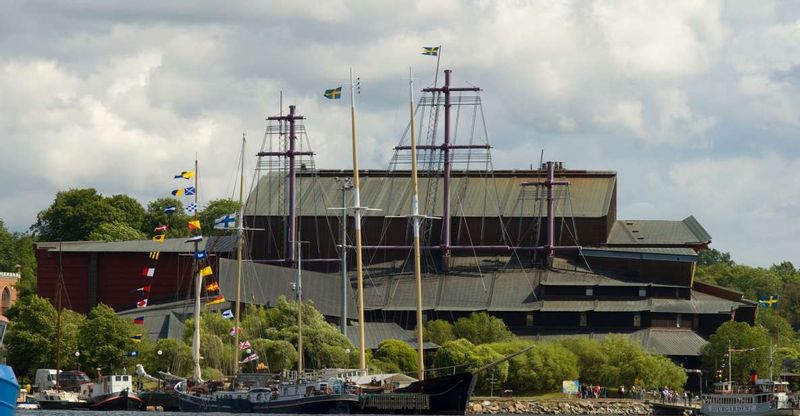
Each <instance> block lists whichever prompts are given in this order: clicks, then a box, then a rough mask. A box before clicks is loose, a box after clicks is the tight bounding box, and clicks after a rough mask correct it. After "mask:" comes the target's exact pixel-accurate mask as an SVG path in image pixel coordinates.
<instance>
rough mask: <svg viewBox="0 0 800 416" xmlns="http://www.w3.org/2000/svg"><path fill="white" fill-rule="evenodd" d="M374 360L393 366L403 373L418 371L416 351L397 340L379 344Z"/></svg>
mask: <svg viewBox="0 0 800 416" xmlns="http://www.w3.org/2000/svg"><path fill="white" fill-rule="evenodd" d="M375 358H376V359H378V360H380V361H382V362H385V363H392V364H395V365H396V366H397V368H398V369H399V370H400V372H403V373H410V372H414V371H417V370H418V369H419V365H418V364H417V351H416V350H414V349H413V348H411V346H409V345H408V344H407V343H405V342H404V341H400V340H397V339H387V340H384V341H383V342H381V343H380V344H379V345H378V349H377V350H376V351H375Z"/></svg>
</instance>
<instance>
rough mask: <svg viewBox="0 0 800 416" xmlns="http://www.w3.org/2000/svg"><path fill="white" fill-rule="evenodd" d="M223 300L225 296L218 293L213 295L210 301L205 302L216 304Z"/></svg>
mask: <svg viewBox="0 0 800 416" xmlns="http://www.w3.org/2000/svg"><path fill="white" fill-rule="evenodd" d="M223 302H225V296H222V295H219V296H215V297H214V298H212V299H211V300H210V301H208V303H206V305H216V304H218V303H223Z"/></svg>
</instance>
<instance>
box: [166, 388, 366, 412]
mask: <svg viewBox="0 0 800 416" xmlns="http://www.w3.org/2000/svg"><path fill="white" fill-rule="evenodd" d="M265 396H266V395H265ZM178 404H179V407H180V410H181V412H194V413H205V412H228V413H265V414H266V413H283V414H300V413H304V414H330V413H337V414H343V413H344V414H347V413H350V412H351V410H352V409H353V408H355V407H356V406H357V405H358V396H356V395H354V394H335V395H320V396H310V397H302V398H297V399H288V398H287V399H273V400H270V399H266V400H264V401H258V400H256V401H253V402H251V401H250V400H248V399H244V398H220V397H214V398H209V397H207V396H196V395H189V394H184V393H179V396H178Z"/></svg>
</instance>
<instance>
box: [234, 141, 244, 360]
mask: <svg viewBox="0 0 800 416" xmlns="http://www.w3.org/2000/svg"><path fill="white" fill-rule="evenodd" d="M245 143H247V140H245V136H244V134H242V154H241V156H240V157H241V159H242V160H241V169H240V170H239V172H240V176H239V226H238V227H236V237H237V239H236V306H235V308H236V315H235V319H236V320H235V321H234V322H235V324H234V331H233V332H234V339H233V345H234V348H235V351H237V352H236V353H235V354H233V374H234V375H235V374H238V373H239V312H240V306H241V305H240V303H239V302H240V301H241V297H242V246H244V145H245Z"/></svg>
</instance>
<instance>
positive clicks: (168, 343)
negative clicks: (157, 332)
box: [141, 338, 194, 375]
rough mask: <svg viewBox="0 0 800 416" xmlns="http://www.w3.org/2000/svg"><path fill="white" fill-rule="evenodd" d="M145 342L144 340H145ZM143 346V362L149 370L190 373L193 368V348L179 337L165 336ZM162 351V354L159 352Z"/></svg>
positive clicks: (181, 373)
mask: <svg viewBox="0 0 800 416" xmlns="http://www.w3.org/2000/svg"><path fill="white" fill-rule="evenodd" d="M143 343H144V342H143ZM147 345H148V347H149V348H146V349H144V348H142V355H141V357H142V364H143V365H144V367H145V370H147V371H148V372H151V373H153V372H156V371H164V372H169V373H172V374H180V375H188V374H189V373H190V372H191V371H192V369H193V365H194V364H193V362H192V348H191V347H190V346H189V345H186V343H184V342H183V341H181V340H179V339H171V338H163V339H159V340H157V341H156V342H153V343H147ZM158 351H161V354H159V353H158Z"/></svg>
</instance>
